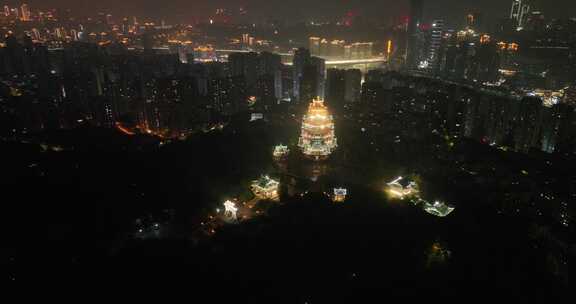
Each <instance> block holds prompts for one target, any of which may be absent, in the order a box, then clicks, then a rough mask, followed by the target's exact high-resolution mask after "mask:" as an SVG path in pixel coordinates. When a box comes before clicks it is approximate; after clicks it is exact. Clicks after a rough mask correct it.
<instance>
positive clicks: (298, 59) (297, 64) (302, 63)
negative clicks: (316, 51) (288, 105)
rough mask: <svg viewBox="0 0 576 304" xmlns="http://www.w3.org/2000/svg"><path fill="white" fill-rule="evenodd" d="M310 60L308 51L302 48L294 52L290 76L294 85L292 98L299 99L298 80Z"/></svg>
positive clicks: (300, 78)
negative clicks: (292, 73)
mask: <svg viewBox="0 0 576 304" xmlns="http://www.w3.org/2000/svg"><path fill="white" fill-rule="evenodd" d="M309 62H310V51H309V50H307V49H304V48H300V49H297V50H296V52H294V59H293V65H292V66H293V72H294V75H293V77H292V79H293V81H294V85H293V86H292V89H293V90H294V93H293V97H294V100H296V101H300V81H301V80H302V77H303V76H304V68H305V67H306V65H308V63H309Z"/></svg>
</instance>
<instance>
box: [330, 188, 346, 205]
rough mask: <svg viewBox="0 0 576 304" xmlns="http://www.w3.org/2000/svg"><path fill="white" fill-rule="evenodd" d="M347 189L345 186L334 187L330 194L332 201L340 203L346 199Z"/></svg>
mask: <svg viewBox="0 0 576 304" xmlns="http://www.w3.org/2000/svg"><path fill="white" fill-rule="evenodd" d="M347 194H348V190H346V189H345V188H334V194H332V201H334V202H335V203H341V202H343V201H345V200H346V195H347Z"/></svg>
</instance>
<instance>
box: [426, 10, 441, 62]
mask: <svg viewBox="0 0 576 304" xmlns="http://www.w3.org/2000/svg"><path fill="white" fill-rule="evenodd" d="M443 32H444V21H443V20H435V21H434V22H433V23H432V28H431V29H430V46H429V48H428V55H427V57H428V58H427V59H426V60H427V61H428V67H429V69H430V70H432V71H436V70H437V67H438V63H439V62H440V60H439V59H440V58H439V56H438V53H439V51H440V46H441V45H442V34H443Z"/></svg>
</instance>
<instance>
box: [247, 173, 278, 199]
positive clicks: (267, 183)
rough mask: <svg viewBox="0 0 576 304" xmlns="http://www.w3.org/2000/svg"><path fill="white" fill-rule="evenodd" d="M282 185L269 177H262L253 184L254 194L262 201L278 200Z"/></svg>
mask: <svg viewBox="0 0 576 304" xmlns="http://www.w3.org/2000/svg"><path fill="white" fill-rule="evenodd" d="M279 186H280V183H279V182H277V181H275V180H273V179H271V178H270V177H269V176H268V175H262V176H261V177H260V178H259V179H257V180H255V181H254V182H252V187H251V188H252V192H254V195H256V196H257V197H259V198H261V199H272V200H273V199H277V198H278V188H279Z"/></svg>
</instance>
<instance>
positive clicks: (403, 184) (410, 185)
mask: <svg viewBox="0 0 576 304" xmlns="http://www.w3.org/2000/svg"><path fill="white" fill-rule="evenodd" d="M386 193H388V195H389V196H390V197H391V198H397V199H404V198H406V197H417V196H418V195H419V193H420V191H419V189H418V184H416V182H414V181H410V180H408V179H406V178H404V177H402V176H400V177H398V178H397V179H395V180H393V181H391V182H389V183H388V184H386Z"/></svg>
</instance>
